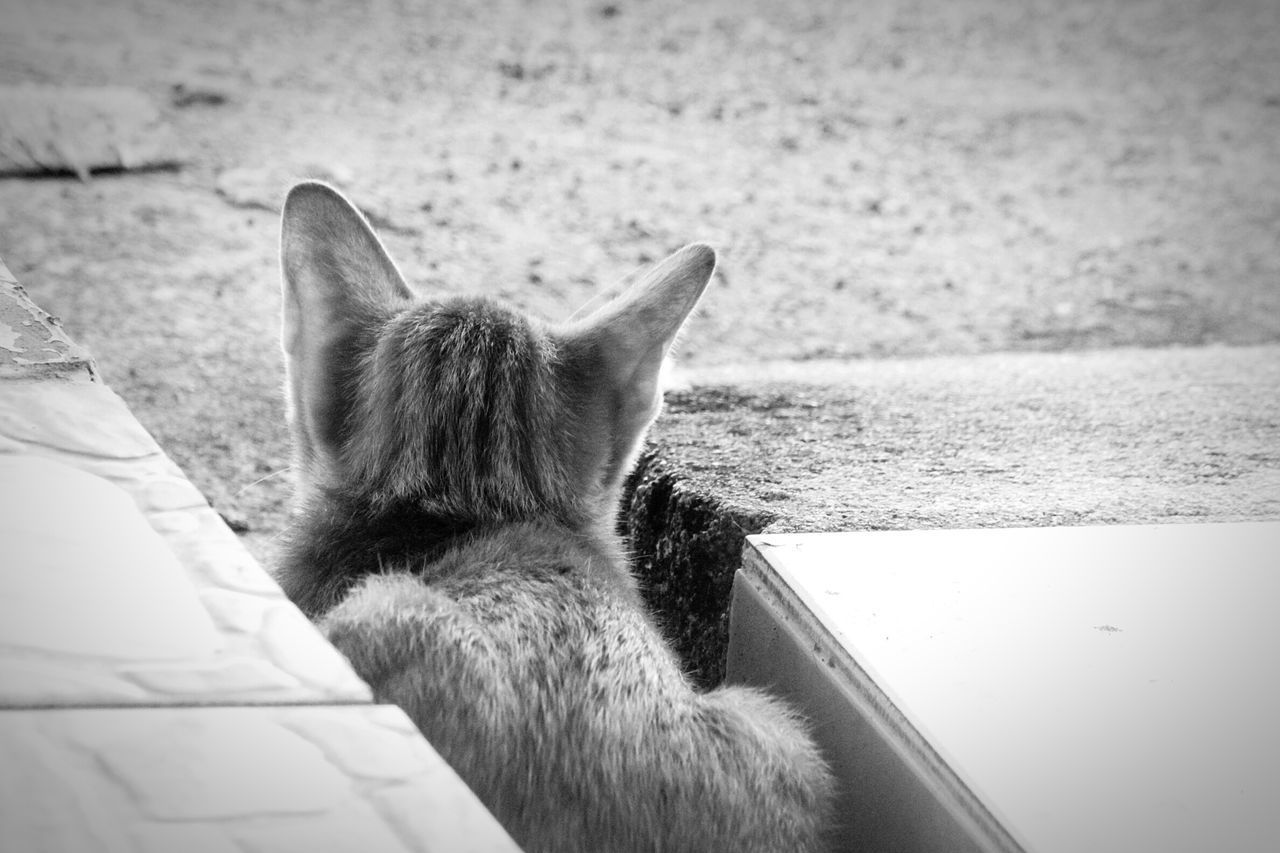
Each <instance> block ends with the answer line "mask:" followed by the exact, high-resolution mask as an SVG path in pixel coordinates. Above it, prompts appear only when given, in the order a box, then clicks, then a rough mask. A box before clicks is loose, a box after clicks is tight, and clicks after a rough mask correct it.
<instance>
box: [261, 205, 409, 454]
mask: <svg viewBox="0 0 1280 853" xmlns="http://www.w3.org/2000/svg"><path fill="white" fill-rule="evenodd" d="M280 269H281V274H282V275H281V277H282V279H283V297H284V301H283V311H282V320H283V326H282V341H281V343H282V344H283V348H284V354H285V364H286V373H287V375H288V389H287V394H288V401H289V412H290V419H291V421H292V426H293V431H294V442H295V445H296V446H297V449H298V452H299V454H300V455H301V457H302V458H301V461H302V462H304V463H309V462H311V461H314V460H315V459H316V458H317V457H318V458H321V459H332V458H333V457H334V456H335V455H336V453H337V451H338V446H339V439H340V430H341V428H342V421H343V419H344V418H345V417H346V411H345V406H347V405H349V402H350V400H349V396H350V395H349V394H345V393H344V390H345V389H343V387H342V375H343V372H344V370H345V368H346V366H347V365H346V362H347V361H349V360H350V359H351V358H352V357H353V355H354V354H353V352H352V351H351V342H352V339H353V337H354V335H355V333H356V332H357V331H358V330H359V328H360V326H361V324H362V323H368V322H369V321H370V320H371V319H372V318H373V317H375V316H377V315H379V314H383V313H385V312H386V311H388V310H389V309H390V310H394V309H395V308H397V307H399V306H401V305H404V304H406V303H407V302H408V301H409V300H411V299H412V294H411V293H410V291H409V288H408V287H407V286H406V285H405V282H404V279H403V278H402V277H401V275H400V271H399V270H397V269H396V265H395V263H394V262H393V261H392V260H391V257H390V256H389V255H388V254H387V252H386V249H384V248H383V247H382V243H381V242H379V240H378V238H377V236H376V235H375V234H374V233H373V230H372V229H371V228H370V227H369V224H368V222H366V221H365V218H364V217H363V216H362V215H361V214H360V212H359V211H358V210H356V208H355V207H354V206H352V204H351V203H350V202H349V201H347V200H346V199H345V198H343V197H342V195H341V194H340V193H339V192H338V191H337V190H335V189H333V188H332V187H330V186H328V185H326V184H322V183H319V182H315V181H307V182H304V183H300V184H298V185H297V186H295V187H294V188H293V189H292V190H290V191H289V195H288V196H287V197H286V198H285V202H284V210H283V212H282V214H281V228H280Z"/></svg>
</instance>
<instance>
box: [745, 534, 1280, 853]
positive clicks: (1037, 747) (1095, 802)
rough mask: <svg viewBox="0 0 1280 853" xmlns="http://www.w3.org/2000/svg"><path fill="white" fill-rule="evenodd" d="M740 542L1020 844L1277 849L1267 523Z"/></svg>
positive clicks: (1071, 848) (1277, 674)
mask: <svg viewBox="0 0 1280 853" xmlns="http://www.w3.org/2000/svg"><path fill="white" fill-rule="evenodd" d="M752 544H753V546H754V547H755V548H757V550H758V551H759V552H760V553H761V555H763V556H764V558H765V560H767V562H768V564H769V565H770V566H771V567H772V569H773V570H774V571H776V572H777V574H778V576H779V577H780V578H781V579H782V580H783V581H784V589H785V588H789V589H790V590H792V591H793V593H794V594H795V595H796V596H797V598H798V599H799V601H800V602H802V603H803V604H804V605H805V607H807V608H808V609H809V610H810V611H812V612H813V614H814V615H815V616H816V617H817V619H818V620H819V621H820V622H821V624H822V625H823V626H825V628H826V629H827V630H829V631H830V632H831V633H832V634H833V635H834V637H835V639H836V640H837V641H838V642H839V644H840V645H841V646H843V648H844V649H845V650H847V652H848V653H849V655H850V656H851V657H852V658H853V660H854V661H855V662H856V664H857V665H859V666H861V667H862V668H863V669H864V670H866V671H867V672H868V673H869V674H870V676H871V677H872V678H873V679H874V681H875V683H876V684H877V685H878V686H879V688H880V689H882V690H883V691H884V693H885V694H886V695H887V696H888V697H889V699H890V700H891V701H892V702H893V704H894V705H896V706H897V709H898V710H899V711H901V712H902V713H903V714H904V715H905V716H906V718H907V720H908V721H909V722H910V723H911V724H912V725H914V726H915V728H916V729H917V730H919V731H920V733H922V734H923V735H924V736H925V737H926V738H927V739H928V741H929V742H930V744H931V745H932V746H933V748H934V749H935V750H937V752H938V753H939V754H940V755H941V757H942V758H943V759H944V760H945V761H946V763H947V764H948V765H949V766H950V767H951V769H953V770H954V771H955V772H956V773H957V774H958V775H959V776H960V778H961V780H963V781H964V782H965V783H967V784H968V786H969V787H970V789H972V790H973V791H974V792H975V793H977V795H978V796H979V798H980V799H981V800H982V801H983V802H984V803H985V804H986V806H987V807H988V808H989V809H990V810H991V812H992V813H993V814H994V815H995V816H996V817H997V818H998V819H999V820H1000V821H1001V823H1002V824H1003V825H1004V826H1005V827H1006V829H1008V830H1009V831H1010V832H1011V833H1012V834H1013V835H1014V836H1015V837H1016V838H1017V839H1018V840H1019V841H1020V842H1021V843H1022V844H1023V845H1024V846H1025V847H1026V848H1027V849H1028V850H1034V851H1042V853H1056V851H1063V853H1068V852H1069V853H1077V851H1085V850H1088V851H1110V850H1114V851H1147V850H1161V851H1180V850H1185V851H1210V850H1212V851H1228V850H1238V851H1264V850H1277V849H1280V523H1241V524H1216V525H1208V524H1194V525H1190V524H1189V525H1159V526H1124V527H1121V526H1117V527H1090V528H1037V529H1015V530H1009V529H987V530H957V531H912V532H906V531H902V532H899V531H888V532H878V531H877V532H865V533H842V534H822V535H776V536H775V535H766V536H756V537H752Z"/></svg>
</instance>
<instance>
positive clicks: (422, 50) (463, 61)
mask: <svg viewBox="0 0 1280 853" xmlns="http://www.w3.org/2000/svg"><path fill="white" fill-rule="evenodd" d="M4 5H5V7H6V8H5V9H4V11H3V14H2V15H0V86H2V87H5V88H6V89H8V90H10V92H11V93H12V91H15V90H20V91H23V92H26V93H27V94H28V95H30V93H31V92H32V91H38V92H39V93H40V96H41V97H53V98H56V97H57V96H58V93H59V92H72V91H74V90H77V89H79V88H81V87H101V86H113V87H124V88H125V89H127V90H132V91H134V92H136V93H140V94H141V96H143V97H145V98H146V99H148V100H149V101H150V103H152V104H153V105H154V107H155V110H156V113H155V116H154V117H153V119H154V120H153V121H152V122H151V123H150V124H148V125H147V127H146V129H145V130H144V131H143V132H142V139H140V140H138V139H135V144H138V145H141V146H143V147H147V146H150V147H152V148H158V149H161V150H160V155H161V156H160V157H159V161H160V162H162V163H163V164H164V165H163V167H162V168H137V169H135V168H126V169H112V170H108V171H99V172H94V173H92V174H90V175H87V176H82V177H80V178H77V177H76V176H75V175H74V174H65V175H41V176H32V175H30V174H24V173H22V170H13V171H12V172H11V173H10V174H9V175H8V176H4V177H0V257H3V259H4V262H5V263H6V264H7V265H8V267H9V268H10V269H11V270H12V271H13V272H14V274H15V275H16V277H17V278H18V280H19V281H20V282H21V283H22V284H24V285H25V286H26V287H27V288H28V290H29V291H30V292H31V294H32V296H33V298H34V299H35V300H36V301H37V302H38V303H40V304H41V305H42V306H43V307H45V308H46V309H48V310H50V311H52V312H53V313H55V314H57V315H60V316H61V317H62V318H63V319H64V322H65V325H66V327H67V328H68V330H69V331H70V333H71V334H72V336H73V337H75V338H76V339H78V340H79V341H80V342H82V343H84V344H87V345H88V346H89V347H90V349H91V350H92V352H93V353H94V354H95V356H96V358H97V360H98V363H99V366H100V368H101V371H102V373H103V375H104V377H105V379H106V380H107V381H108V382H109V383H110V384H111V385H112V387H114V388H115V390H116V391H117V392H119V393H120V394H122V395H123V396H124V397H125V399H126V400H127V401H128V403H129V404H130V405H131V407H132V408H133V409H134V411H135V413H136V414H137V416H138V417H139V419H140V420H141V421H142V422H143V423H144V424H145V425H146V426H147V427H148V428H149V429H150V430H151V431H152V432H153V433H154V434H155V436H156V437H157V439H158V440H159V441H160V443H161V444H162V445H163V446H164V447H165V449H166V450H167V451H168V452H169V453H170V455H172V456H173V457H174V458H175V459H176V460H177V462H178V463H179V464H180V465H181V466H182V467H183V468H184V469H185V470H186V471H187V473H188V474H189V475H190V476H191V478H192V479H193V480H194V481H195V483H196V484H197V485H198V486H199V487H200V488H201V489H202V490H203V491H204V492H205V493H206V495H207V496H208V497H209V498H210V500H211V501H212V502H213V503H214V505H215V507H216V508H217V509H218V510H219V511H220V512H222V513H223V515H224V517H225V518H227V519H228V521H229V522H230V523H231V524H232V526H233V527H234V528H235V529H236V530H237V531H238V532H240V533H241V534H242V536H243V537H244V539H245V541H246V543H247V544H248V545H249V546H250V548H251V549H252V550H253V551H254V552H255V553H256V554H257V555H258V556H259V557H260V558H264V559H269V558H270V554H271V542H272V539H273V537H274V536H275V535H276V534H277V533H278V531H279V529H280V527H281V524H282V522H283V518H284V511H285V502H286V499H287V496H288V491H289V475H288V472H287V467H288V462H289V455H288V444H287V434H286V430H285V425H284V420H283V410H282V405H281V393H280V392H281V383H282V380H283V371H282V364H281V359H280V356H279V347H278V325H279V296H278V293H279V281H278V272H277V267H276V264H277V259H276V250H277V246H276V240H277V232H278V209H279V204H280V202H281V200H282V199H283V196H284V193H285V191H286V190H287V188H288V186H289V185H290V184H291V183H292V182H293V181H295V180H298V179H301V178H306V177H319V178H323V179H325V180H328V181H330V182H331V183H334V184H336V185H337V186H339V187H340V188H342V189H343V190H344V191H346V192H347V193H348V195H349V196H350V197H351V198H352V199H353V200H354V201H355V202H356V203H357V204H358V205H360V206H361V207H362V208H363V209H364V210H365V211H366V212H367V213H368V214H369V215H370V218H371V219H372V221H373V222H374V223H375V224H376V225H377V226H378V229H379V231H380V233H381V235H382V237H383V239H384V242H385V243H386V244H387V246H388V248H389V249H390V251H391V252H392V254H393V256H394V257H395V258H396V259H397V260H398V262H399V263H400V265H401V267H402V269H403V271H404V272H405V275H406V277H407V278H408V279H409V281H410V283H411V285H413V286H414V287H415V288H416V289H417V290H418V292H419V293H421V294H423V295H447V294H457V293H483V294H489V295H492V296H495V297H498V298H501V299H504V300H506V301H508V302H510V303H513V304H515V305H517V306H520V307H522V308H525V309H528V310H530V311H533V312H535V313H537V314H539V315H541V316H544V317H546V318H548V319H553V320H554V319H558V318H563V317H566V316H568V315H569V314H570V313H572V311H573V310H574V309H575V308H577V307H578V306H579V305H580V304H581V303H583V302H585V301H586V300H588V299H590V298H592V297H593V296H595V295H597V294H599V293H601V292H602V291H604V290H607V289H608V288H611V287H614V286H616V283H617V282H618V281H619V280H620V279H622V278H623V277H625V276H627V275H629V274H631V273H633V272H634V271H635V270H636V269H637V268H638V267H639V266H640V265H643V264H644V263H646V262H648V261H650V260H656V259H658V258H659V257H661V256H662V255H663V254H665V253H666V252H668V251H670V250H672V249H674V248H676V247H678V246H680V245H682V244H684V243H686V242H689V241H692V240H705V241H709V242H711V243H713V244H714V245H715V246H716V247H717V248H718V249H719V250H720V254H721V266H720V269H719V273H718V274H717V277H716V280H715V282H714V284H713V286H712V288H711V289H710V290H709V291H708V295H707V297H706V299H705V300H704V307H703V310H701V312H700V313H699V315H698V316H697V317H696V319H695V321H694V323H693V324H692V326H691V327H690V328H689V329H688V331H687V333H686V335H685V336H684V341H683V344H682V346H681V352H680V358H681V360H682V362H683V364H684V365H685V366H687V367H695V368H696V367H697V366H699V365H719V364H741V363H750V362H755V361H760V360H769V359H818V358H822V359H832V358H834V359H852V358H883V357H913V356H920V355H928V354H967V353H977V352H984V351H992V350H1013V349H1041V350H1064V349H1080V348H1100V347H1116V346H1171V345H1176V346H1202V345H1230V344H1245V343H1256V342H1262V341H1274V340H1277V339H1280V3H1277V2H1275V0H1221V2H1208V1H1207V0H1132V2H1121V0H1081V2H1071V3H1058V2H1043V0H1038V1H1037V2H1011V1H1010V2H1000V0H951V2H902V0H897V2H895V1H894V0H861V2H843V0H806V2H798V0H790V2H765V1H764V0H711V1H710V2H702V3H687V2H674V0H619V2H570V3H554V4H553V3H538V2H524V0H490V2H475V3H468V2H461V0H439V2H409V0H367V1H366V2H360V0H354V1H353V0H343V2H334V0H258V1H257V2H246V3H237V4H232V3H209V2H204V0H135V2H123V0H101V2H88V0H80V2H69V0H41V2H35V0H31V2H25V0H18V2H17V3H15V2H14V0H4ZM31 84H39V86H41V87H42V88H40V89H38V90H32V89H31V88H30V86H31ZM94 91H97V90H96V88H95V89H94ZM116 91H117V92H118V90H116ZM82 94H83V93H82ZM88 97H90V98H92V97H94V95H93V93H92V92H90V93H89V95H88ZM4 103H5V102H4V101H3V100H0V136H3V134H4V127H5V123H6V122H7V121H9V119H10V117H11V116H12V115H14V114H15V113H14V112H13V110H16V108H12V109H11V110H10V117H7V116H6V115H4V112H5V108H4V106H3V105H4ZM10 103H12V101H10ZM10 141H12V140H10ZM144 165H145V164H144Z"/></svg>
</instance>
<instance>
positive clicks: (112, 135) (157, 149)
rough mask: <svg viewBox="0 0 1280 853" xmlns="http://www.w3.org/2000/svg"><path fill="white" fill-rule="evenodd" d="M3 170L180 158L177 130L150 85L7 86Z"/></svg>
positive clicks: (164, 163)
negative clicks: (152, 96) (150, 91)
mask: <svg viewBox="0 0 1280 853" xmlns="http://www.w3.org/2000/svg"><path fill="white" fill-rule="evenodd" d="M0 115H3V116H4V122H3V124H0V176H13V175H48V174H71V175H76V176H78V177H79V178H80V179H81V180H88V178H89V175H90V173H92V172H95V171H102V170H111V171H118V170H124V169H143V168H159V167H171V166H176V165H177V164H178V163H179V162H180V160H181V159H182V158H181V157H180V156H179V154H178V152H177V148H176V140H175V138H174V135H173V132H172V130H171V129H170V128H169V126H168V124H167V123H166V122H165V121H164V119H163V117H162V116H161V115H160V111H159V109H157V107H156V105H155V103H153V102H152V100H151V99H150V98H149V97H147V95H145V94H144V93H143V92H140V91H138V90H136V89H129V88H126V87H123V86H44V85H35V84H20V85H16V86H10V85H4V86H0Z"/></svg>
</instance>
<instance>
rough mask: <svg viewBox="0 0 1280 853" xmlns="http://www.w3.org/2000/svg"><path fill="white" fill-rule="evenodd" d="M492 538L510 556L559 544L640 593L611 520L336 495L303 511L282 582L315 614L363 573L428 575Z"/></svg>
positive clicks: (621, 588) (630, 592) (281, 567)
mask: <svg viewBox="0 0 1280 853" xmlns="http://www.w3.org/2000/svg"><path fill="white" fill-rule="evenodd" d="M487 540H502V541H503V542H504V543H505V545H504V547H507V548H510V549H511V550H512V556H513V557H518V556H519V552H520V551H522V550H529V551H531V552H533V551H539V552H541V551H545V550H546V549H547V548H548V547H554V548H556V549H558V550H559V551H560V552H561V553H562V554H563V556H564V558H565V559H568V560H573V561H574V562H575V563H576V564H578V565H581V566H583V567H584V570H589V571H591V572H592V573H595V574H598V575H599V576H600V577H601V578H602V579H603V580H605V581H606V582H607V583H609V585H611V586H612V587H614V588H615V589H616V590H617V591H618V593H619V594H621V595H623V596H625V597H628V598H632V597H635V596H636V595H637V593H636V588H635V582H634V580H633V579H632V577H631V574H630V571H629V569H628V568H627V561H626V559H625V557H624V556H623V552H622V547H621V543H620V541H619V539H618V537H617V535H616V534H615V533H614V532H613V531H612V529H610V528H609V526H607V525H604V524H573V523H569V522H566V521H564V520H562V519H557V518H554V517H552V516H549V515H548V516H546V517H533V518H526V519H475V518H467V517H465V516H462V515H458V514H453V513H449V512H446V511H441V510H440V509H437V508H433V507H431V506H429V505H423V504H417V503H407V502H406V503H402V504H399V505H395V506H392V507H373V506H371V505H369V504H367V503H364V502H361V501H359V500H357V499H354V498H352V497H350V496H346V495H342V494H335V493H329V494H327V495H325V496H324V497H323V498H321V499H318V500H313V501H311V502H309V505H307V506H305V507H304V508H303V509H302V511H301V513H300V514H299V517H298V519H297V520H296V521H295V523H294V525H293V530H292V536H291V537H290V539H289V540H287V541H286V542H285V543H284V547H283V549H282V552H281V559H280V560H279V562H278V568H277V580H278V581H279V582H280V585H281V586H282V587H283V589H284V592H285V594H286V595H288V597H289V598H290V600H292V601H293V603H294V604H295V605H297V606H298V607H299V609H301V610H302V611H303V612H304V613H306V614H307V615H308V616H310V617H313V618H314V617H317V616H320V615H322V614H324V613H325V612H327V611H328V610H330V609H331V608H332V607H334V606H335V605H337V604H338V602H340V601H341V600H342V598H343V597H344V596H345V595H346V594H347V592H348V591H349V590H350V589H351V587H352V586H354V585H355V584H356V583H357V582H359V581H360V580H361V579H362V578H363V577H365V576H366V575H370V574H377V573H381V572H387V571H411V572H414V573H419V574H423V575H427V576H429V575H431V574H433V572H434V567H435V566H437V564H438V563H439V561H440V560H441V558H442V557H444V556H445V554H446V553H448V552H450V551H453V550H456V549H460V548H469V547H470V546H472V545H473V544H478V543H481V542H483V541H487Z"/></svg>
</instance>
